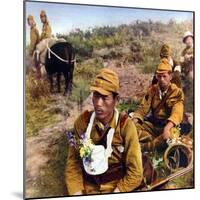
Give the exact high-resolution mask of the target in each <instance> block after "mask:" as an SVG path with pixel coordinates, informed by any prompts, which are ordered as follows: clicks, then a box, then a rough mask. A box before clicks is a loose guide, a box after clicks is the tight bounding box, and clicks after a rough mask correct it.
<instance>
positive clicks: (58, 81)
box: [57, 73, 61, 92]
mask: <svg viewBox="0 0 200 200" xmlns="http://www.w3.org/2000/svg"><path fill="white" fill-rule="evenodd" d="M60 76H61V74H60V73H57V89H58V92H60Z"/></svg>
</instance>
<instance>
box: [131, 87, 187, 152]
mask: <svg viewBox="0 0 200 200" xmlns="http://www.w3.org/2000/svg"><path fill="white" fill-rule="evenodd" d="M183 101H184V94H183V91H182V90H181V89H180V88H178V87H177V86H176V85H175V84H173V83H172V84H171V85H170V86H169V88H168V90H167V91H166V93H165V94H164V96H163V97H161V93H160V89H159V86H158V85H157V84H156V85H153V86H151V87H150V88H149V89H148V91H147V93H146V95H145V97H144V98H143V99H142V102H141V104H140V105H139V107H138V109H137V110H136V111H135V112H134V113H133V115H132V117H133V118H135V119H138V123H137V124H136V126H137V131H138V135H139V140H140V142H141V145H142V149H143V150H153V149H154V148H156V147H158V146H160V145H162V144H163V143H164V141H163V139H162V136H161V134H162V132H163V128H164V126H165V125H166V124H167V122H168V121H171V122H173V123H174V125H178V124H180V123H181V121H182V119H183V108H184V106H183ZM161 102H163V103H161ZM159 107H160V108H159Z"/></svg>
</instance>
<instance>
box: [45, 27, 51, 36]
mask: <svg viewBox="0 0 200 200" xmlns="http://www.w3.org/2000/svg"><path fill="white" fill-rule="evenodd" d="M51 32H52V31H51V26H50V25H48V26H47V29H46V38H51V35H52V34H51Z"/></svg>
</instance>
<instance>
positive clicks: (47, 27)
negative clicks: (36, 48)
mask: <svg viewBox="0 0 200 200" xmlns="http://www.w3.org/2000/svg"><path fill="white" fill-rule="evenodd" d="M51 32H52V31H51V26H50V25H49V24H47V25H45V27H44V29H43V31H42V34H41V40H43V39H46V38H51V35H52V34H51Z"/></svg>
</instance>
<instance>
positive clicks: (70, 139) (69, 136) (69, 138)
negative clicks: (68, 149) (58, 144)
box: [66, 132, 77, 147]
mask: <svg viewBox="0 0 200 200" xmlns="http://www.w3.org/2000/svg"><path fill="white" fill-rule="evenodd" d="M66 136H67V141H68V144H69V145H70V146H74V147H76V145H77V144H76V139H75V138H74V136H73V134H72V132H67V133H66Z"/></svg>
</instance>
